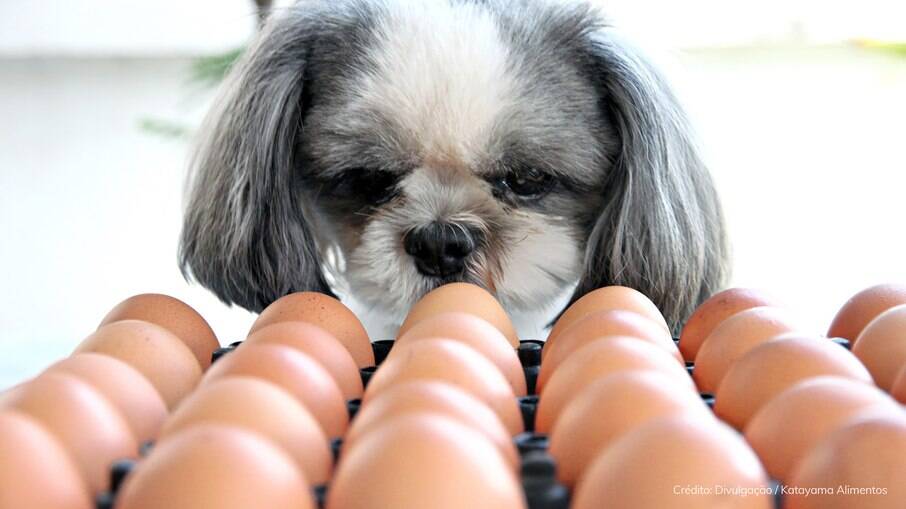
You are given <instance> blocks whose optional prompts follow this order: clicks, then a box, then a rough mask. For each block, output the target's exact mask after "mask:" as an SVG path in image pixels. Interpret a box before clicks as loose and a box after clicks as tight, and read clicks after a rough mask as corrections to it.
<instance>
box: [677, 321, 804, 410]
mask: <svg viewBox="0 0 906 509" xmlns="http://www.w3.org/2000/svg"><path fill="white" fill-rule="evenodd" d="M797 328H799V326H798V325H797V321H796V319H795V318H793V317H792V316H791V315H790V313H789V312H787V311H785V310H783V309H779V308H772V307H757V308H749V309H746V310H744V311H740V312H739V313H736V314H735V315H733V316H731V317H729V318H727V319H726V320H724V321H723V322H721V323H720V325H718V326H717V327H715V328H714V330H713V331H712V332H711V334H709V335H708V337H707V338H706V339H705V341H704V343H702V346H701V348H700V349H699V351H698V355H696V357H695V371H693V378H695V384H696V385H697V386H698V390H700V391H701V392H710V393H714V392H715V391H717V387H718V385H720V381H721V380H722V379H723V377H724V375H726V374H727V370H728V369H730V366H732V365H733V363H735V362H736V361H738V360H739V358H740V357H742V356H743V355H744V354H745V353H746V352H748V351H749V350H751V349H752V348H754V347H755V346H756V345H760V344H761V343H764V342H766V341H770V340H771V339H774V338H776V337H778V336H780V335H782V334H785V333H788V332H793V331H794V330H796V329H797Z"/></svg>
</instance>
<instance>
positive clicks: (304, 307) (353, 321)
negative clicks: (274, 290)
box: [249, 292, 374, 368]
mask: <svg viewBox="0 0 906 509" xmlns="http://www.w3.org/2000/svg"><path fill="white" fill-rule="evenodd" d="M279 322H306V323H310V324H313V325H317V326H318V327H321V328H322V329H324V330H326V331H327V332H329V333H330V334H331V335H333V336H334V337H335V338H337V339H338V340H339V341H340V343H342V344H343V346H344V347H346V349H347V350H349V354H350V355H352V358H353V359H355V362H356V365H357V366H358V367H360V368H365V367H368V366H374V351H373V350H372V349H371V340H370V339H368V333H367V332H366V331H365V327H364V326H362V322H360V321H359V319H358V318H357V317H356V316H355V314H353V312H352V311H350V309H349V308H348V307H346V306H344V305H343V303H342V302H340V301H338V300H337V299H334V298H333V297H330V296H329V295H324V294H323V293H316V292H298V293H291V294H289V295H286V296H284V297H281V298H279V299H277V300H275V301H274V302H272V303H271V304H270V305H269V306H268V307H267V308H265V309H264V311H262V312H261V314H260V315H259V316H258V319H257V320H255V323H253V324H252V329H251V330H250V331H249V335H252V333H254V332H256V331H258V330H259V329H261V328H263V327H265V326H267V325H271V324H275V323H279Z"/></svg>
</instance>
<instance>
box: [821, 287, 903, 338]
mask: <svg viewBox="0 0 906 509" xmlns="http://www.w3.org/2000/svg"><path fill="white" fill-rule="evenodd" d="M901 304H906V286H903V285H877V286H872V287H871V288H866V289H865V290H862V291H861V292H859V293H857V294H855V295H853V296H852V298H850V299H849V300H848V301H846V304H844V305H843V307H842V308H840V311H838V312H837V316H835V317H834V321H833V322H831V325H830V328H829V329H828V330H827V337H829V338H846V339H848V340H850V341H855V340H856V338H858V337H859V334H861V333H862V329H864V328H865V326H866V325H868V324H869V322H871V321H872V320H874V319H875V317H877V316H878V315H880V314H881V313H883V312H884V311H887V310H888V309H890V308H892V307H894V306H899V305H901Z"/></svg>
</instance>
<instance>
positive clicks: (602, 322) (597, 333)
mask: <svg viewBox="0 0 906 509" xmlns="http://www.w3.org/2000/svg"><path fill="white" fill-rule="evenodd" d="M625 336H631V337H634V338H638V339H639V340H640V341H645V342H648V343H651V344H652V345H654V346H657V347H659V348H662V349H663V350H664V351H665V352H667V353H669V354H670V355H672V356H673V357H674V358H675V359H676V360H677V362H679V363H680V365H683V366H684V365H685V363H684V362H683V358H682V357H681V356H680V354H679V351H678V350H677V349H676V345H675V344H674V343H673V339H672V338H671V337H670V334H667V331H665V330H664V328H663V327H660V326H658V325H657V324H656V323H654V322H653V321H651V320H650V319H648V318H645V317H643V316H642V315H640V314H638V313H635V312H632V311H623V310H618V309H610V310H607V311H599V312H597V313H590V314H588V315H586V316H585V317H583V318H582V319H580V320H578V321H576V322H575V323H574V324H573V325H571V326H569V328H568V329H566V330H564V331H563V333H561V334H560V335H559V337H558V338H557V341H556V342H554V343H548V344H547V345H545V347H544V350H542V352H547V356H544V354H543V353H542V358H543V362H542V363H541V371H540V372H539V373H538V380H537V382H536V384H537V387H538V392H541V391H542V390H543V389H544V386H545V385H546V384H547V381H548V380H550V377H551V376H552V375H553V374H554V371H555V370H556V369H557V368H558V367H559V366H560V364H562V363H563V361H564V360H565V359H567V358H568V357H569V355H570V354H572V352H574V351H575V350H578V349H579V348H581V347H582V346H584V345H586V344H588V343H589V342H591V341H594V340H596V339H599V338H602V337H625Z"/></svg>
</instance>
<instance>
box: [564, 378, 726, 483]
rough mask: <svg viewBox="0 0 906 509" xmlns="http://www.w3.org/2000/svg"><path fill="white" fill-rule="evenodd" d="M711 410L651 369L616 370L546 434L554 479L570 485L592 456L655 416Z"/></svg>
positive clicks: (582, 396) (575, 401)
mask: <svg viewBox="0 0 906 509" xmlns="http://www.w3.org/2000/svg"><path fill="white" fill-rule="evenodd" d="M685 412H697V413H701V414H703V415H706V416H711V411H710V410H709V409H708V407H707V406H706V405H705V404H704V402H703V401H702V399H701V398H700V397H699V396H698V395H697V394H695V393H694V392H693V391H690V390H688V389H687V388H685V387H679V386H677V385H676V383H675V381H674V380H673V379H671V378H670V377H668V376H666V375H662V374H660V373H658V372H656V371H622V372H618V373H614V374H612V375H607V376H605V377H603V378H599V379H597V380H596V381H594V382H592V383H591V384H589V385H588V386H586V387H584V388H582V389H581V391H580V392H579V393H578V394H577V395H576V396H575V398H573V400H572V401H571V402H570V403H569V404H568V405H567V406H566V407H565V408H564V409H563V412H562V414H561V415H560V418H559V419H557V423H556V425H554V427H553V429H552V430H551V434H550V454H551V456H553V457H554V459H555V460H556V461H557V477H558V478H559V479H560V481H561V482H562V483H563V484H564V485H566V486H567V487H573V486H574V485H575V483H576V481H577V480H578V479H579V477H580V476H581V474H582V472H584V471H585V469H586V468H587V467H588V465H589V464H590V463H591V461H592V460H594V458H596V457H597V456H598V454H599V453H600V452H601V451H603V450H605V449H607V447H609V446H610V445H611V444H613V443H615V442H616V441H617V440H618V439H619V438H620V437H622V436H623V435H625V434H626V433H629V432H631V431H632V430H634V429H635V428H637V427H638V426H640V425H642V424H644V423H645V422H648V421H650V420H652V419H656V418H659V417H667V416H673V415H680V414H682V413H685Z"/></svg>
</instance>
